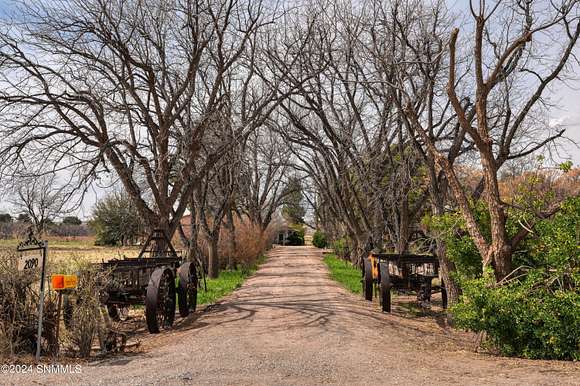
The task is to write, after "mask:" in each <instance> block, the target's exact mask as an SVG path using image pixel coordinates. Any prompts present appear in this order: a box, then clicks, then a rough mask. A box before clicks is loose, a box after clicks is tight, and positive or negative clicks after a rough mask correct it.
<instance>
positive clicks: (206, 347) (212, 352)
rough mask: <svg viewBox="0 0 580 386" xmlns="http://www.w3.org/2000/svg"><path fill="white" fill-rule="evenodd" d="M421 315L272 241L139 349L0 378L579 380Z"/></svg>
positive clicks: (574, 371)
mask: <svg viewBox="0 0 580 386" xmlns="http://www.w3.org/2000/svg"><path fill="white" fill-rule="evenodd" d="M471 339H472V336H471V335H468V334H462V333H458V332H454V331H452V330H449V329H447V328H445V326H440V325H438V324H437V323H435V322H434V321H433V319H432V318H429V317H423V318H421V317H417V318H411V317H404V316H403V314H402V313H396V312H395V313H394V314H392V315H386V314H382V313H380V312H379V311H378V306H377V305H376V304H368V303H366V302H364V301H362V300H361V299H360V298H359V297H357V296H354V295H352V294H350V293H347V291H346V290H344V289H342V288H341V287H340V286H339V285H337V284H336V283H335V282H333V281H332V280H330V279H329V278H328V273H327V270H326V267H325V266H324V264H323V262H322V258H321V252H320V251H319V250H317V249H315V248H313V247H278V248H276V249H274V250H273V251H272V252H271V253H270V258H269V260H268V261H267V262H266V263H265V264H264V265H263V266H262V267H261V268H260V270H259V271H258V272H257V273H256V275H255V276H253V277H251V278H250V279H249V280H248V281H247V282H246V283H245V284H244V286H243V287H242V288H240V289H239V290H237V291H236V292H235V293H234V294H232V295H231V296H229V297H228V298H226V299H224V301H223V302H222V303H221V304H219V305H217V306H215V307H214V308H212V309H211V310H210V311H208V312H205V313H196V314H195V315H192V316H190V317H189V318H188V319H187V320H185V321H183V322H181V323H180V324H178V325H177V326H176V328H175V330H174V331H172V332H171V333H167V332H166V333H162V334H159V335H157V336H154V337H151V338H147V340H146V342H145V352H144V353H138V354H128V355H124V356H115V357H113V358H111V359H108V360H105V361H102V362H98V363H91V364H87V365H83V368H82V373H81V374H59V375H54V374H53V375H47V374H34V375H31V374H27V375H19V376H12V375H10V376H7V375H0V384H18V385H23V384H50V385H60V384H83V385H85V384H107V385H109V384H111V385H124V384H219V385H246V384H247V385H250V384H251V385H254V384H259V385H274V384H292V385H294V384H301V385H310V384H323V383H331V384H349V385H351V384H367V385H377V384H413V385H418V384H431V385H439V384H462V385H466V384H510V385H511V384H522V385H523V384H580V366H579V365H578V364H575V363H569V362H547V361H526V360H517V359H504V358H496V357H492V356H489V355H482V354H476V353H473V352H471V351H469V347H470V346H471V345H472V340H471Z"/></svg>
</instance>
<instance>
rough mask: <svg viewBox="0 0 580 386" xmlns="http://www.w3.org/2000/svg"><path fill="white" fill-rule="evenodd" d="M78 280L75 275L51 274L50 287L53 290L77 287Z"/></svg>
mask: <svg viewBox="0 0 580 386" xmlns="http://www.w3.org/2000/svg"><path fill="white" fill-rule="evenodd" d="M78 282H79V280H78V276H77V275H52V277H51V284H52V289H53V290H55V291H59V290H64V289H72V288H77V285H78Z"/></svg>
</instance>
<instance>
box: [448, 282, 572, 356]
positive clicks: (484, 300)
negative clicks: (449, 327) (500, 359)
mask: <svg viewBox="0 0 580 386" xmlns="http://www.w3.org/2000/svg"><path fill="white" fill-rule="evenodd" d="M549 280H550V277H549V276H548V275H546V274H545V273H543V272H541V271H532V272H530V273H529V274H528V275H527V277H526V279H525V280H523V281H521V282H520V281H518V282H514V283H512V284H510V285H505V286H501V287H494V286H493V285H492V283H493V274H492V273H491V272H490V273H489V274H487V275H485V277H483V278H479V279H475V280H471V281H469V282H467V283H464V285H463V296H462V301H461V302H460V303H458V304H456V305H455V306H453V308H452V312H453V315H454V320H455V322H456V323H457V326H458V327H460V328H465V329H469V330H472V331H476V332H480V331H485V332H486V333H487V336H488V338H489V342H490V343H491V344H492V345H493V346H494V347H495V348H497V349H499V351H500V352H501V353H502V354H503V355H509V356H521V357H524V358H532V359H572V360H579V359H580V333H579V331H580V294H579V293H578V292H576V291H566V290H560V289H557V290H551V289H549V288H546V287H545V286H544V285H545V282H546V281H549Z"/></svg>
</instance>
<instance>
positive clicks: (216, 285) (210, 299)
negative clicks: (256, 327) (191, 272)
mask: <svg viewBox="0 0 580 386" xmlns="http://www.w3.org/2000/svg"><path fill="white" fill-rule="evenodd" d="M265 260H266V257H265V256H262V257H260V258H259V259H258V262H257V264H256V266H254V267H252V268H251V269H245V270H242V269H236V270H228V271H221V272H220V275H219V277H218V278H217V279H207V291H204V290H203V283H202V289H201V290H200V291H199V293H198V295H197V296H198V297H197V302H198V303H199V304H212V303H215V302H216V301H218V300H219V299H221V298H223V297H224V296H226V295H229V294H230V293H232V292H233V291H234V290H236V289H237V288H240V287H241V285H242V284H243V283H244V281H245V280H246V279H247V278H248V276H250V275H252V274H253V273H254V272H256V270H257V269H258V266H259V265H260V264H262V263H263V262H264V261H265Z"/></svg>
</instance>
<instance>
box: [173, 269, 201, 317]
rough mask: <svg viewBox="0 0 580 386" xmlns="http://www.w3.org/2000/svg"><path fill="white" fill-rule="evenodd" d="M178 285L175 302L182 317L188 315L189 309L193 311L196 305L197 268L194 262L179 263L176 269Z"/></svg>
mask: <svg viewBox="0 0 580 386" xmlns="http://www.w3.org/2000/svg"><path fill="white" fill-rule="evenodd" d="M177 276H178V277H179V286H178V287H177V303H178V306H179V314H180V315H181V316H182V317H184V318H185V317H186V316H187V315H189V312H190V311H195V308H196V307H197V283H198V280H197V270H196V269H195V264H194V263H192V262H187V263H183V264H181V266H180V267H179V269H178V270H177Z"/></svg>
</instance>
